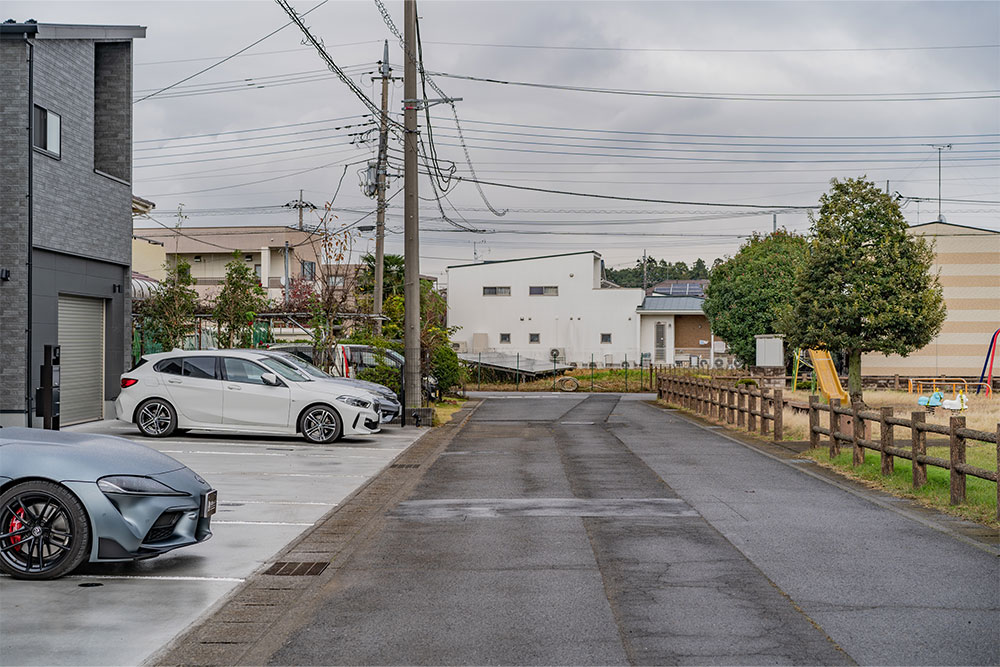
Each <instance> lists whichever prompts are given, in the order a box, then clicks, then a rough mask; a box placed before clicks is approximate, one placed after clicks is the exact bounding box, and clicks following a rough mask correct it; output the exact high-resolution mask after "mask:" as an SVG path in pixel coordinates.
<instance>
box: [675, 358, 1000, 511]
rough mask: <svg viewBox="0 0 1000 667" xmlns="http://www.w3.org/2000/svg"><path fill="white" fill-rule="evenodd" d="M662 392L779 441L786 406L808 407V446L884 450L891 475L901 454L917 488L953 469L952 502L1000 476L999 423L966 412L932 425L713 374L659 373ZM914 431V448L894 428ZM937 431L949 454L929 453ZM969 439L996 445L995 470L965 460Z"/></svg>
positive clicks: (857, 453)
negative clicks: (975, 484)
mask: <svg viewBox="0 0 1000 667" xmlns="http://www.w3.org/2000/svg"><path fill="white" fill-rule="evenodd" d="M657 395H658V397H659V398H660V399H662V400H664V401H666V402H667V403H671V404H673V405H678V406H680V407H682V408H686V409H688V410H691V411H693V412H695V413H698V414H701V415H704V416H706V417H708V418H709V419H713V420H716V421H719V422H722V423H725V424H729V425H735V426H736V427H738V428H746V429H747V430H748V431H750V432H751V433H759V434H760V435H761V436H767V435H768V434H769V432H770V434H771V435H772V437H773V439H774V441H775V442H781V441H782V440H783V439H784V427H783V425H784V418H783V413H784V409H785V408H786V407H789V408H795V409H800V410H805V411H807V412H808V413H809V445H810V447H811V448H813V449H816V448H819V447H821V446H822V442H823V438H825V439H826V442H827V443H828V445H829V451H830V458H833V457H835V456H837V455H839V454H840V446H841V443H845V444H849V445H850V446H851V449H852V464H853V465H854V466H859V465H863V464H864V462H865V450H867V449H870V450H873V451H875V452H878V453H879V456H880V458H881V464H882V466H881V470H882V474H883V475H892V474H893V471H894V461H895V458H896V457H899V458H902V459H908V460H910V461H912V462H913V465H912V468H913V487H914V488H920V487H921V486H923V485H924V484H926V483H927V466H929V465H930V466H936V467H939V468H944V469H946V470H949V471H950V477H951V479H950V482H951V504H952V505H957V504H959V503H962V502H964V501H965V496H966V478H967V477H969V476H971V477H978V478H980V479H985V480H989V481H992V482H997V480H998V479H1000V424H997V430H996V431H995V432H993V433H988V432H986V431H977V430H975V429H969V428H966V427H965V417H964V416H961V415H958V416H953V417H951V419H950V422H949V424H948V426H944V425H939V424H929V423H927V422H926V413H925V412H920V411H915V412H911V413H910V418H909V419H905V418H903V417H896V416H895V415H894V414H893V408H891V407H886V408H881V409H879V410H878V411H873V410H866V409H864V406H863V405H862V404H860V403H855V404H853V405H851V406H850V407H846V406H844V407H842V406H841V405H840V400H838V399H832V400H831V401H830V404H829V405H824V404H821V403H820V402H819V397H818V396H816V395H812V396H810V397H809V403H808V404H806V403H796V402H793V401H788V400H785V399H784V397H783V395H782V390H780V389H774V390H769V389H758V388H757V387H753V386H751V385H746V384H743V385H736V384H730V383H726V382H720V381H717V380H712V379H703V378H698V377H694V376H691V375H685V374H675V373H665V374H664V373H661V374H660V375H659V376H658V377H657ZM823 413H826V415H827V417H826V419H825V421H826V423H827V426H822V425H821V423H820V422H821V421H823V419H822V418H821V415H822V414H823ZM868 423H878V424H879V425H880V429H879V430H880V437H879V440H878V442H875V441H874V440H869V439H867V438H866V434H868V433H870V432H871V430H870V429H869V428H868V427H867V424H868ZM896 427H902V428H906V429H909V430H910V438H909V447H899V446H897V443H896V440H895V428H896ZM928 433H937V434H940V435H945V436H948V439H949V453H950V455H949V458H947V459H945V458H939V457H934V456H928V455H927V434H928ZM966 440H978V441H982V442H987V443H993V444H996V446H997V457H996V460H997V465H996V469H995V470H986V469H984V468H977V467H975V466H971V465H969V464H968V463H966V461H965V450H966ZM997 518H998V519H1000V484H997Z"/></svg>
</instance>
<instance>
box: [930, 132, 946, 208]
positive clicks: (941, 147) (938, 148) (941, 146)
mask: <svg viewBox="0 0 1000 667" xmlns="http://www.w3.org/2000/svg"><path fill="white" fill-rule="evenodd" d="M929 145H930V147H931V148H933V149H934V150H936V151H937V152H938V219H937V221H938V222H944V221H945V220H944V217H943V216H942V215H941V153H943V152H944V151H950V150H951V144H929Z"/></svg>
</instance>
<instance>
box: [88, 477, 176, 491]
mask: <svg viewBox="0 0 1000 667" xmlns="http://www.w3.org/2000/svg"><path fill="white" fill-rule="evenodd" d="M97 488H99V489H100V490H101V491H103V492H104V493H117V494H121V495H127V496H185V495H187V494H186V493H182V492H180V491H178V490H177V489H172V488H170V487H169V486H167V485H166V484H164V483H163V482H158V481H156V480H155V479H152V478H150V477H139V476H138V475H112V476H110V477H102V478H101V479H99V480H97Z"/></svg>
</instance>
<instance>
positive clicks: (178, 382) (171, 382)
mask: <svg viewBox="0 0 1000 667" xmlns="http://www.w3.org/2000/svg"><path fill="white" fill-rule="evenodd" d="M167 384H184V383H183V382H182V381H181V380H167Z"/></svg>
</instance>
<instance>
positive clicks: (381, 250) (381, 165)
mask: <svg viewBox="0 0 1000 667" xmlns="http://www.w3.org/2000/svg"><path fill="white" fill-rule="evenodd" d="M381 71H382V126H381V128H380V130H379V139H378V167H377V172H378V176H377V178H378V210H377V211H376V217H375V294H374V295H373V297H372V300H373V301H374V303H373V304H372V305H373V308H372V313H374V314H375V316H376V317H375V334H376V335H379V336H381V335H382V319H381V318H380V317H379V316H380V315H382V299H383V294H382V291H383V289H384V287H383V285H384V280H385V267H384V266H383V260H384V256H385V178H386V174H385V172H386V156H387V152H388V140H389V79H390V76H389V75H390V73H391V72H392V70H391V69H390V68H389V40H385V47H384V50H383V52H382V68H381Z"/></svg>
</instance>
